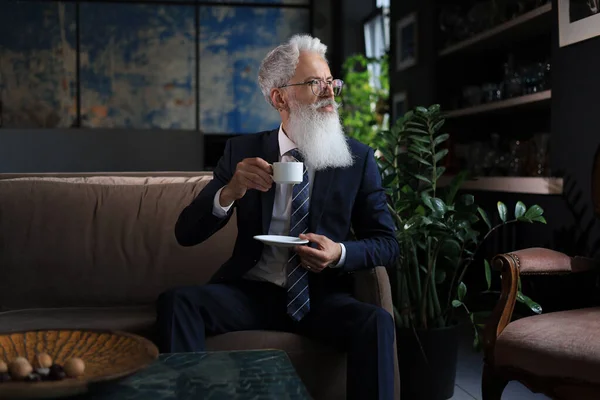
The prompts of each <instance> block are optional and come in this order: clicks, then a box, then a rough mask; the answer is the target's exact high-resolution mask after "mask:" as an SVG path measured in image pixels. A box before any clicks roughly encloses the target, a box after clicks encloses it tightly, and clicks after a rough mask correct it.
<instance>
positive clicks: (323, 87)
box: [311, 79, 344, 96]
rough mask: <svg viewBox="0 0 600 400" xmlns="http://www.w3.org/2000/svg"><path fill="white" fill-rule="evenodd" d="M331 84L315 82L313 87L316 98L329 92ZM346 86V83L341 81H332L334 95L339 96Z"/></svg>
mask: <svg viewBox="0 0 600 400" xmlns="http://www.w3.org/2000/svg"><path fill="white" fill-rule="evenodd" d="M329 85H330V83H329V82H325V81H319V80H315V81H314V83H313V84H312V85H311V88H312V91H313V94H314V95H315V96H322V95H323V94H324V93H325V92H326V91H327V90H329ZM343 86H344V82H342V81H341V80H340V79H334V80H333V81H331V87H332V88H333V94H334V95H335V96H338V95H339V94H340V93H341V92H342V87H343Z"/></svg>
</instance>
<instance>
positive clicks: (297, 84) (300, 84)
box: [279, 79, 344, 97]
mask: <svg viewBox="0 0 600 400" xmlns="http://www.w3.org/2000/svg"><path fill="white" fill-rule="evenodd" d="M335 81H340V82H341V83H342V84H341V85H340V91H339V93H338V94H335V89H334V88H333V82H335ZM315 82H324V83H325V84H327V85H328V86H329V87H330V88H332V89H333V95H334V96H339V95H340V94H341V93H342V89H343V88H344V81H343V80H341V79H332V80H331V81H330V82H328V81H324V80H323V79H311V80H310V81H307V82H301V83H288V84H286V85H283V86H279V89H283V88H285V87H288V86H302V85H310V91H311V92H312V94H313V95H315V96H317V97H320V96H323V93H325V91H326V90H327V88H325V89H324V90H323V91H322V93H321V94H316V93H315V90H314V89H313V84H314V83H315Z"/></svg>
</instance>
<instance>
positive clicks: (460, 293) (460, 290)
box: [458, 282, 467, 301]
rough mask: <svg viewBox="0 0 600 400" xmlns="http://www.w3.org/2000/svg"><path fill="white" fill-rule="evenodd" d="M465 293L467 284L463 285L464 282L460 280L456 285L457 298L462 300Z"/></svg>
mask: <svg viewBox="0 0 600 400" xmlns="http://www.w3.org/2000/svg"><path fill="white" fill-rule="evenodd" d="M466 294H467V285H465V283H464V282H461V283H460V284H459V285H458V299H459V300H460V301H462V300H463V299H464V298H465V295H466Z"/></svg>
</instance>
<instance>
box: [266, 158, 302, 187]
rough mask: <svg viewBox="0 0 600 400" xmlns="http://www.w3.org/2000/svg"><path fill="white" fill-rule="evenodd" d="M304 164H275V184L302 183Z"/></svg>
mask: <svg viewBox="0 0 600 400" xmlns="http://www.w3.org/2000/svg"><path fill="white" fill-rule="evenodd" d="M303 176H304V164H303V163H301V162H296V161H293V162H275V163H273V180H274V181H275V183H280V184H281V183H291V184H297V183H302V178H303Z"/></svg>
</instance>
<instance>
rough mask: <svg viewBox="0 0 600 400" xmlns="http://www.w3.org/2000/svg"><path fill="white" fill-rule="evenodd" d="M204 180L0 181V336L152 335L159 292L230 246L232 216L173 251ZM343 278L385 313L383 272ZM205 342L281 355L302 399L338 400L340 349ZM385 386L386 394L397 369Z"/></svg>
mask: <svg viewBox="0 0 600 400" xmlns="http://www.w3.org/2000/svg"><path fill="white" fill-rule="evenodd" d="M211 177H212V175H211V173H210V172H198V173H174V172H173V173H164V172H163V173H151V172H148V173H118V174H117V173H108V174H91V173H80V174H67V173H62V174H58V173H57V174H12V175H11V174H0V271H1V277H2V279H0V331H2V332H9V331H20V330H27V329H42V328H102V329H117V330H124V331H129V332H134V333H138V334H141V335H144V336H146V337H148V338H150V339H153V340H154V320H155V310H154V302H155V300H156V298H157V296H158V295H159V293H161V292H162V291H164V290H165V289H167V288H170V287H174V286H179V285H188V284H193V283H197V284H202V283H204V282H206V281H207V280H208V279H209V277H210V276H211V274H213V273H214V272H215V271H216V269H217V268H218V267H219V266H220V265H221V264H222V263H223V262H224V261H225V260H226V259H227V258H228V257H229V255H230V253H231V251H232V248H233V244H234V240H235V235H236V224H235V215H234V217H233V218H232V219H231V221H230V222H229V224H228V225H227V226H226V227H225V228H223V229H222V230H221V231H219V232H218V233H216V234H215V235H214V236H213V237H211V238H210V239H209V240H207V241H206V242H204V243H202V244H200V245H198V246H195V247H188V248H186V247H181V246H179V245H178V244H177V242H176V241H175V237H174V234H173V227H174V224H175V221H176V219H177V216H178V215H179V213H180V211H181V210H182V209H183V208H184V207H185V206H186V205H188V204H189V203H190V202H191V201H192V199H193V198H194V197H195V196H196V195H197V194H198V193H199V192H200V191H201V190H202V189H203V187H204V186H205V185H206V183H207V182H209V180H210V179H211ZM354 276H355V277H356V279H355V282H356V286H355V290H356V292H355V294H356V296H357V297H359V298H360V299H362V300H364V301H367V302H371V303H375V304H379V305H381V306H383V307H384V308H385V309H387V310H388V311H390V312H391V311H392V309H391V307H392V306H391V293H390V285H389V280H388V276H387V273H386V271H385V269H384V268H377V269H375V270H372V271H365V272H360V273H356V274H354ZM392 315H393V314H392ZM207 346H208V348H209V350H233V349H257V348H280V349H284V350H286V351H287V353H288V354H289V356H290V358H291V360H292V362H293V364H294V366H295V367H296V369H297V371H298V373H299V375H300V377H301V378H302V380H303V381H304V382H305V384H306V386H307V388H308V389H309V391H310V392H311V394H312V395H313V397H314V398H316V399H329V400H331V399H342V398H344V397H345V356H344V354H340V353H338V352H336V351H334V350H333V349H331V348H328V347H326V346H323V345H320V344H318V343H315V342H313V341H311V340H309V339H307V338H304V337H300V336H298V335H295V334H290V333H284V332H267V331H245V332H236V333H229V334H225V335H220V336H216V337H211V338H209V339H208V340H207ZM396 364H397V361H396ZM396 371H397V368H396ZM396 380H397V381H396V389H397V391H396V393H398V392H399V391H398V389H399V382H398V380H399V379H398V374H397V373H396ZM398 397H399V396H396V398H398Z"/></svg>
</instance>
